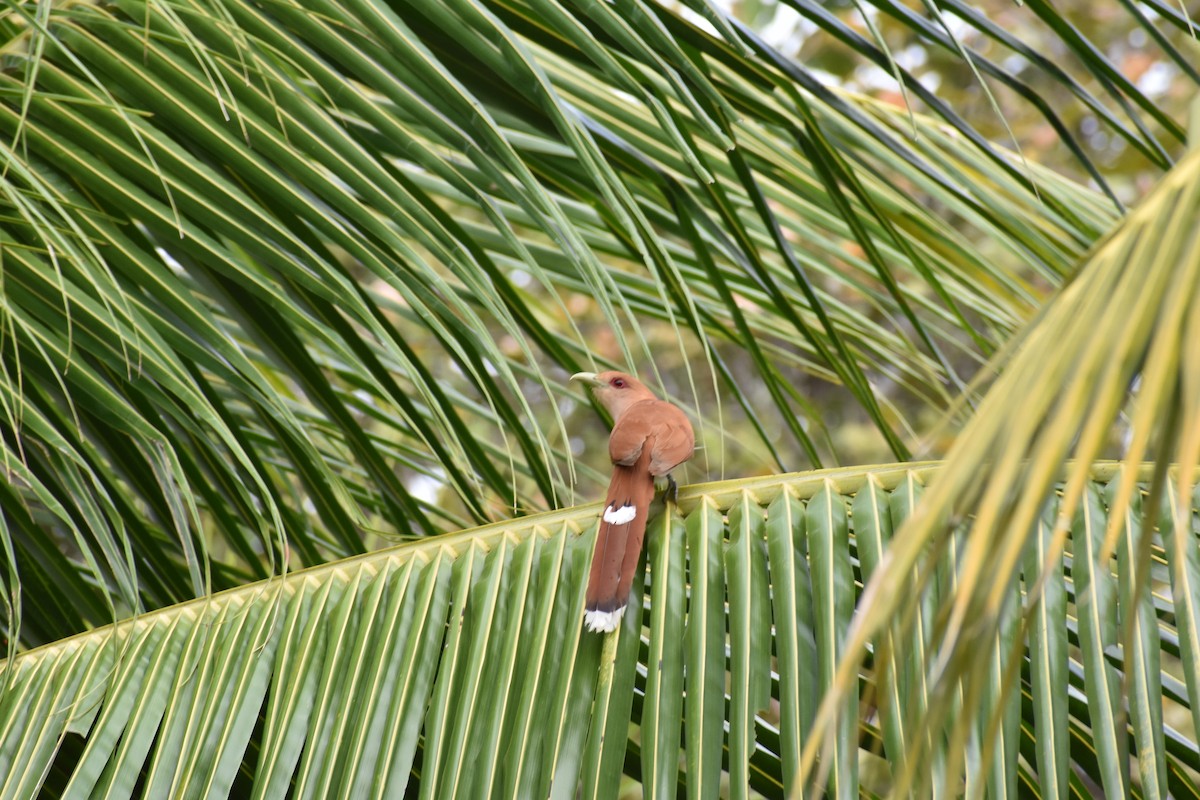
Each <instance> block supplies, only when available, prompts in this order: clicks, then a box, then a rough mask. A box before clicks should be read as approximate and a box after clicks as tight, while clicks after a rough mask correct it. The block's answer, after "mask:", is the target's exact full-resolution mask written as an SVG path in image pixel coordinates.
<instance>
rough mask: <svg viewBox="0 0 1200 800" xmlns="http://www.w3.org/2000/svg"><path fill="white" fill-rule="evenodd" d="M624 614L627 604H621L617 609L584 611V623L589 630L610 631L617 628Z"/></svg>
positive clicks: (597, 631)
mask: <svg viewBox="0 0 1200 800" xmlns="http://www.w3.org/2000/svg"><path fill="white" fill-rule="evenodd" d="M624 614H625V606H621V607H620V608H618V609H617V610H616V611H585V612H583V624H584V625H586V626H587V629H588V630H589V631H594V632H596V633H608V632H609V631H615V630H616V629H617V626H618V625H620V624H621V617H622V616H623V615H624Z"/></svg>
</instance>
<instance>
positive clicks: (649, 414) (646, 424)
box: [608, 400, 657, 467]
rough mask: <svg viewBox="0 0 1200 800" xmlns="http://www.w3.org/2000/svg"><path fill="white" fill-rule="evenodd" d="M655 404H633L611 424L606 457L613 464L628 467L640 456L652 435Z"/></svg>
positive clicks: (648, 402)
mask: <svg viewBox="0 0 1200 800" xmlns="http://www.w3.org/2000/svg"><path fill="white" fill-rule="evenodd" d="M655 402H656V401H650V400H646V401H642V402H640V403H634V404H633V405H632V406H630V407H629V408H628V409H626V411H625V413H624V414H622V415H621V416H619V417H617V419H616V421H615V422H613V429H612V433H611V434H609V437H608V456H609V458H611V459H612V462H613V463H614V464H619V465H621V466H623V467H628V466H630V465H632V464H633V463H634V462H636V461H637V460H638V456H640V455H641V454H642V448H644V447H645V446H646V439H648V438H649V437H650V436H651V435H652V434H653V433H654V429H655V419H656V416H657V415H656V413H655V410H654V408H653V405H654V403H655Z"/></svg>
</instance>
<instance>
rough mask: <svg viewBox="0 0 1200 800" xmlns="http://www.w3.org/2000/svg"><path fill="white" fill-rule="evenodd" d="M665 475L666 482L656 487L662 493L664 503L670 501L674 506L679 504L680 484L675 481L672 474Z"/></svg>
mask: <svg viewBox="0 0 1200 800" xmlns="http://www.w3.org/2000/svg"><path fill="white" fill-rule="evenodd" d="M663 477H664V478H665V479H666V482H665V483H664V484H659V485H657V486H655V488H656V489H658V491H660V492H661V493H662V499H663V502H664V503H670V504H671V505H673V506H674V505H679V484H677V483H676V482H675V478H674V477H672V476H671V475H670V474H667V475H664V476H663Z"/></svg>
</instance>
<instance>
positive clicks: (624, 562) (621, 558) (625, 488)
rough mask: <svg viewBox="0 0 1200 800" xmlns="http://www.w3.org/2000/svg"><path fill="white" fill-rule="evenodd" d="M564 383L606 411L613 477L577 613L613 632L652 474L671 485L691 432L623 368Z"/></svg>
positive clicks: (688, 452) (638, 545)
mask: <svg viewBox="0 0 1200 800" xmlns="http://www.w3.org/2000/svg"><path fill="white" fill-rule="evenodd" d="M571 380H573V381H582V382H584V383H586V384H588V385H589V386H590V387H591V389H592V393H593V394H594V395H595V396H596V399H597V400H598V401H600V405H602V406H604V407H605V408H606V409H608V411H609V413H610V414H612V416H613V429H612V434H610V435H609V437H608V455H609V457H610V458H611V459H612V462H613V474H612V480H611V481H610V482H609V484H608V495H607V499H606V500H605V503H604V513H603V515H602V516H601V519H600V531H599V533H598V535H597V536H596V552H595V553H594V554H593V555H592V571H591V574H590V575H589V576H588V587H587V596H586V604H585V608H586V610H585V611H584V615H583V620H584V623H585V624H586V625H587V627H588V630H592V631H613V630H616V629H617V625H618V624H619V623H620V621H621V615H622V614H624V613H625V605H626V603H628V602H629V590H630V588H631V587H632V586H633V573H634V570H636V569H637V563H638V556H640V555H641V552H642V538H643V537H644V536H645V535H646V513H647V511H648V510H649V508H650V501H651V500H652V499H654V479H655V478H658V477H662V476H664V475H665V476H667V480H668V482H669V485H670V486H671V487H672V488H673V487H674V481H673V480H671V478H670V475H669V473H670V472H671V470H673V469H674V468H675V467H677V466H679V465H680V464H682V463H683V462H684V461H687V460H688V459H689V458H691V457H692V451H693V450H694V449H695V444H696V437H695V435H694V434H693V433H692V423H690V422H689V421H688V418H687V417H686V416H685V415H684V413H683V412H682V411H680V410H679V408H678V407H676V406H674V405H672V404H671V403H668V402H666V401H665V400H659V399H658V398H657V397H655V396H654V394H653V393H652V392H651V391H650V390H649V389H647V388H646V387H645V386H644V385H643V384H642V382H641V381H639V380H638V379H637V378H634V377H632V376H630V375H626V374H624V373H623V372H601V373H599V374H596V373H594V372H579V373H576V374H575V375H572V376H571Z"/></svg>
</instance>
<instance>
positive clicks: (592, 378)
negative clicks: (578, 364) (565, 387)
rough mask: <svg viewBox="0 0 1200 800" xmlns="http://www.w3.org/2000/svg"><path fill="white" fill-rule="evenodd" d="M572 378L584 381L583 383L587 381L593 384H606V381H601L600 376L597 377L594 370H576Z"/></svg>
mask: <svg viewBox="0 0 1200 800" xmlns="http://www.w3.org/2000/svg"><path fill="white" fill-rule="evenodd" d="M571 380H573V381H582V382H583V383H587V384H590V385H592V386H603V385H604V382H603V381H601V380H600V379H599V378H597V377H596V373H594V372H576V373H575V374H574V375H572V376H571Z"/></svg>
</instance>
